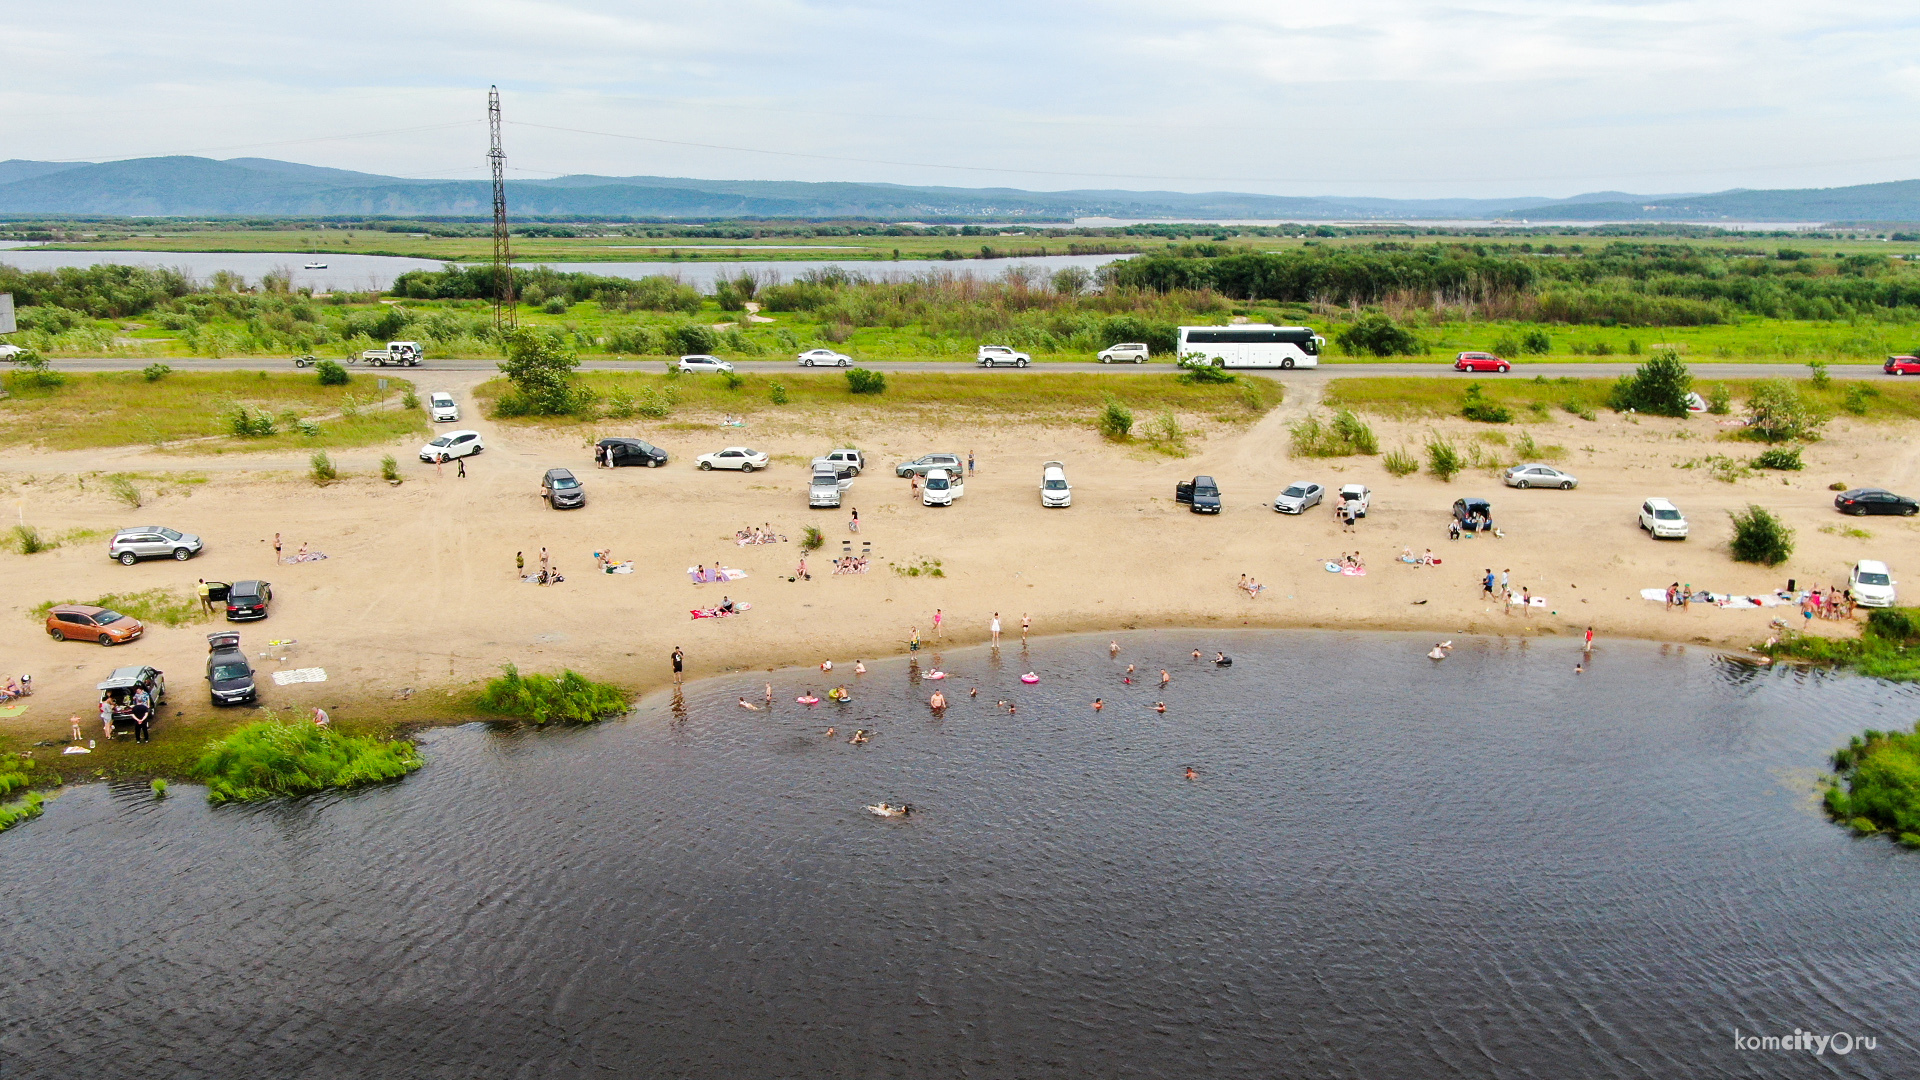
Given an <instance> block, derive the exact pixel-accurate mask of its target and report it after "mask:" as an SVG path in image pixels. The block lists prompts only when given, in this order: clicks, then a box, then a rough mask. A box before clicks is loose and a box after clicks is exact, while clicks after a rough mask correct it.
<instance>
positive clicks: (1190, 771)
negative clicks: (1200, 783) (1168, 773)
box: [1187, 765, 1200, 780]
mask: <svg viewBox="0 0 1920 1080" xmlns="http://www.w3.org/2000/svg"><path fill="white" fill-rule="evenodd" d="M1187 779H1189V780H1198V779H1200V774H1199V773H1197V772H1194V771H1193V766H1191V765H1189V766H1187Z"/></svg>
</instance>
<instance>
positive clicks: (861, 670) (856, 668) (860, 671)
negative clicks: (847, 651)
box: [853, 660, 867, 675]
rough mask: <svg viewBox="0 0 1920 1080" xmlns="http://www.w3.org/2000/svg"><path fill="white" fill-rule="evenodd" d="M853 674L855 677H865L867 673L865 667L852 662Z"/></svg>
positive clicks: (857, 662) (856, 661)
mask: <svg viewBox="0 0 1920 1080" xmlns="http://www.w3.org/2000/svg"><path fill="white" fill-rule="evenodd" d="M853 673H854V674H855V675H865V674H866V673H867V665H865V664H863V663H861V662H860V661H858V660H855V661H854V662H853Z"/></svg>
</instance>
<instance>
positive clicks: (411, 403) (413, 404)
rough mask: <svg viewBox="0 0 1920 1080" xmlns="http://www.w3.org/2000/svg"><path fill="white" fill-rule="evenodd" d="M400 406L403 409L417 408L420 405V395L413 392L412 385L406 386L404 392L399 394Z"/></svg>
mask: <svg viewBox="0 0 1920 1080" xmlns="http://www.w3.org/2000/svg"><path fill="white" fill-rule="evenodd" d="M400 407H401V408H403V409H417V408H419V407H420V395H419V394H417V393H415V392H414V389H413V387H411V386H409V387H407V389H406V392H405V393H402V394H401V395H400Z"/></svg>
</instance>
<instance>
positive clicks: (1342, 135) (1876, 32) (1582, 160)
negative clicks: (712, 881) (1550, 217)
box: [0, 0, 1920, 196]
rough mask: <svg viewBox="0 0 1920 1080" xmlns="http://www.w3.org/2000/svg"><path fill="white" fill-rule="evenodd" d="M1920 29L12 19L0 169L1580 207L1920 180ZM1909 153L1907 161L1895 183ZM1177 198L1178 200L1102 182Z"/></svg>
mask: <svg viewBox="0 0 1920 1080" xmlns="http://www.w3.org/2000/svg"><path fill="white" fill-rule="evenodd" d="M1916 46H1920V9H1915V8H1914V7H1912V6H1911V5H1910V4H1896V3H1891V2H1885V0H1840V2H1835V3H1828V4H1823V5H1809V4H1805V3H1791V2H1786V0H1745V2H1736V0H1660V2H1649V3H1631V2H1602V0H1585V2H1574V3H1553V2H1546V0H1456V2H1453V3H1445V4H1441V3H1421V2H1417V0H1348V2H1333V0H1316V2H1310V3H1302V2H1293V3H1274V2H1273V0H1260V2H1243V0H1189V2H1186V3H1182V4H1178V5H1167V4H1164V3H1158V2H1146V0H1122V2H1108V3H1096V2H1092V0H1077V2H1076V0H1065V2H1061V3H1055V4H1050V5H1046V4H1032V3H1011V2H1007V0H984V2H980V3H971V4H919V5H901V4H893V5H862V4H852V3H819V2H807V0H740V2H737V3H729V4H725V5H713V4H698V3H695V4H685V3H682V4H667V3H659V2H651V3H638V4H636V3H630V2H629V3H621V2H613V0H472V2H454V0H432V2H413V3H409V2H405V0H400V2H393V3H383V4H375V3H369V2H367V0H341V2H338V3H335V4H332V5H329V6H327V7H325V8H319V9H316V8H313V7H300V8H292V7H277V6H263V5H258V4H241V3H238V2H237V0H216V2H213V3H202V4H196V5H192V6H191V7H182V6H179V5H153V4H145V3H135V2H131V0H67V2H65V3H62V4H59V5H33V6H31V9H29V6H28V5H17V6H15V8H13V9H12V11H11V12H10V13H9V14H8V15H6V16H4V17H3V18H0V70H4V71H6V72H7V76H8V77H7V78H6V79H5V80H4V83H0V109H4V110H5V114H6V115H7V116H8V117H9V121H8V128H9V135H8V140H7V143H8V145H7V147H6V149H5V153H6V154H7V155H8V156H17V157H38V158H81V157H85V158H97V157H102V156H138V155H144V154H156V153H172V152H190V151H194V150H197V149H200V148H207V147H228V146H239V145H252V144H277V145H274V146H271V147H267V148H263V149H259V150H245V151H235V152H234V153H228V154H219V155H216V156H237V155H238V154H242V153H244V154H248V155H258V156H271V157H284V158H287V159H289V160H298V161H305V162H310V163H313V164H321V165H333V166H338V167H344V168H358V169H367V170H370V171H381V172H396V173H403V174H405V175H427V174H444V175H459V176H468V175H474V174H475V172H476V170H477V166H478V165H479V163H480V161H481V154H482V153H483V151H484V132H483V131H481V130H479V129H478V128H477V126H467V125H463V126H460V127H452V128H446V129H443V130H437V131H425V132H410V133H407V134H402V135H385V136H367V137H364V138H358V139H348V140H337V139H327V140H324V141H312V142H291V141H289V140H305V139H318V138H319V137H323V136H336V135H342V134H350V133H360V132H375V131H387V130H391V129H400V128H409V127H420V126H425V125H433V124H442V123H453V122H455V121H461V120H470V119H477V118H479V117H480V115H481V110H482V109H483V107H484V100H485V91H486V86H487V84H488V83H492V82H497V83H499V84H500V85H501V87H502V90H503V93H504V95H505V99H506V104H507V115H508V118H509V119H510V120H521V121H529V122H537V123H541V124H548V125H553V126H558V127H570V128H581V129H591V130H596V131H609V132H622V133H629V134H636V135H647V136H652V137H655V138H660V139H669V140H678V141H681V142H695V143H707V144H720V145H728V146H742V147H756V148H762V149H768V150H782V151H789V152H793V153H806V154H817V155H825V156H828V157H834V156H838V157H845V158H859V159H865V160H868V161H892V162H907V163H925V164H948V165H972V166H986V167H990V168H993V169H995V170H998V171H992V172H975V171H965V170H954V169H937V168H925V167H916V166H912V165H872V164H859V163H853V162H836V161H824V160H816V159H810V158H795V157H781V156H774V155H764V154H745V153H737V152H731V151H717V150H702V149H698V148H695V147H686V146H668V145H660V144H654V143H645V142H633V141H624V140H617V139H607V138H600V137H594V136H584V135H574V134H566V133H562V132H555V131H548V130H543V129H535V128H527V127H512V128H510V129H509V145H508V152H509V157H510V160H511V161H512V163H513V164H514V165H515V166H516V167H517V168H520V169H524V170H529V172H528V173H527V175H538V174H540V173H543V172H556V173H557V172H599V173H612V174H633V173H652V174H666V175H699V176H717V177H739V178H766V179H773V178H794V179H814V180H829V179H831V180H840V179H850V180H885V181H893V182H902V183H937V184H948V185H955V186H975V185H980V186H984V185H1009V186H1021V187H1034V188H1061V187H1171V188H1180V189H1186V190H1203V189H1218V188H1223V187H1227V188H1236V189H1241V190H1256V191H1273V192H1285V193H1302V194H1304V193H1325V192H1339V193H1352V194H1390V195H1488V196H1505V195H1518V194H1572V193H1574V192H1577V191H1581V190H1588V189H1596V188H1607V187H1616V188H1625V189H1630V190H1642V191H1671V190H1708V189H1715V188H1721V187H1731V186H1750V187H1764V186H1800V185H1816V184H1817V185H1828V184H1839V183H1856V182H1863V181H1870V180H1883V179H1894V178H1900V177H1905V176H1910V175H1920V138H1916V137H1915V136H1913V135H1910V134H1909V133H1908V131H1909V125H1908V123H1907V120H1906V114H1907V113H1909V112H1910V111H1911V109H1912V106H1913V104H1914V103H1915V101H1916V99H1917V98H1920V65H1916V64H1915V62H1914V61H1913V60H1912V59H1911V58H1912V57H1914V56H1915V55H1920V49H1916ZM1902 155H1911V156H1906V157H1903V156H1902ZM1100 174H1124V175H1128V176H1136V177H1148V176H1153V177H1180V178H1186V179H1179V180H1148V179H1116V178H1112V177H1111V176H1102V175H1100Z"/></svg>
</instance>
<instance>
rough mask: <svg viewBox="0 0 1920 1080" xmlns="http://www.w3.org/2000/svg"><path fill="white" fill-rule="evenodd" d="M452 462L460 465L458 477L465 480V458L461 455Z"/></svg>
mask: <svg viewBox="0 0 1920 1080" xmlns="http://www.w3.org/2000/svg"><path fill="white" fill-rule="evenodd" d="M454 463H455V464H457V465H459V466H460V473H459V476H460V479H462V480H465V479H466V478H467V459H466V458H465V457H464V456H463V457H461V458H459V459H457V460H456V461H455V462H454Z"/></svg>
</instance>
